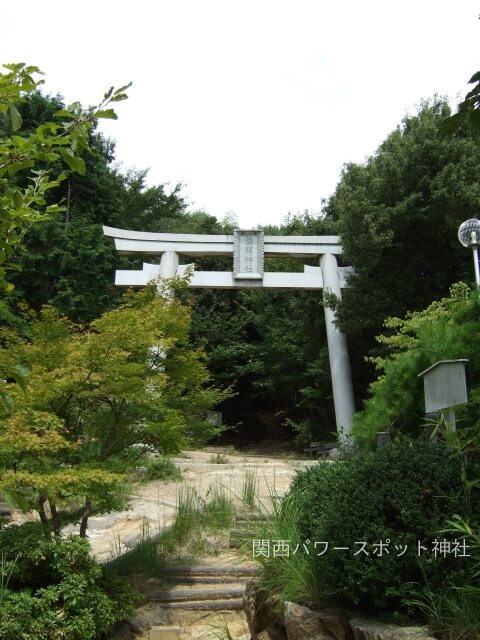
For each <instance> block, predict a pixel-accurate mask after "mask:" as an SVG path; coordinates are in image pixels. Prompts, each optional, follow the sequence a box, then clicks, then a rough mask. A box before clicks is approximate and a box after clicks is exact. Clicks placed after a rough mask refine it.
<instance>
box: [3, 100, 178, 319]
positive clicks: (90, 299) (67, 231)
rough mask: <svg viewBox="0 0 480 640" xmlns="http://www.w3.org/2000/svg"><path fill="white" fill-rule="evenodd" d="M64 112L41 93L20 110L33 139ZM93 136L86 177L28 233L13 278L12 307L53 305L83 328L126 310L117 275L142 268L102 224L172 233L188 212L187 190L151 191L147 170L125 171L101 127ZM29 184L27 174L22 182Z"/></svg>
mask: <svg viewBox="0 0 480 640" xmlns="http://www.w3.org/2000/svg"><path fill="white" fill-rule="evenodd" d="M63 108H64V105H63V101H62V99H61V97H60V96H54V97H52V96H44V95H42V94H41V93H40V92H39V91H34V92H32V93H31V94H29V95H28V96H26V97H25V99H24V102H22V103H21V104H20V105H19V113H20V115H21V118H22V120H23V123H24V124H23V128H24V130H25V132H26V134H28V133H29V132H31V131H34V130H35V127H38V126H40V125H39V123H42V122H45V121H48V120H49V119H50V118H51V117H53V116H54V114H55V113H56V112H57V111H58V110H59V109H63ZM88 135H89V152H88V154H86V155H85V157H84V161H85V173H84V175H80V174H74V173H72V174H71V175H69V176H68V177H67V178H66V179H65V180H64V181H63V182H61V183H60V184H59V185H57V186H56V187H55V188H54V189H52V191H51V195H50V196H49V197H50V199H51V201H52V202H54V201H56V202H62V203H63V210H62V211H61V212H59V213H57V214H56V215H55V216H52V217H50V219H49V220H48V221H46V222H44V224H43V225H42V226H38V227H33V228H31V229H29V232H28V234H26V236H25V238H24V242H23V250H22V251H21V252H19V251H17V255H16V263H17V265H18V266H19V268H20V271H19V273H18V274H17V275H16V276H15V277H13V278H12V280H13V282H14V284H15V287H16V290H15V292H14V293H13V295H12V296H11V298H10V302H11V303H12V304H14V303H15V302H16V301H19V300H26V301H27V302H28V304H30V305H31V306H33V307H34V308H36V309H40V307H41V305H43V304H47V303H52V304H54V305H55V306H56V307H57V309H59V311H60V312H61V313H64V314H66V315H68V316H69V317H70V318H71V319H73V320H75V321H80V322H86V321H89V320H93V319H94V318H96V317H98V316H99V315H100V314H101V313H103V312H104V311H106V310H107V309H111V308H113V307H114V306H115V305H116V304H119V301H120V297H121V292H119V291H118V289H115V287H114V286H113V281H114V272H115V269H116V268H121V267H122V265H125V266H127V265H128V264H135V263H134V261H132V260H130V261H129V259H128V258H121V257H119V256H118V254H117V253H116V251H115V250H114V247H113V246H112V245H111V243H110V242H109V241H107V240H106V239H105V237H104V235H103V232H102V228H101V225H102V224H107V225H110V226H117V227H125V228H129V229H137V230H147V231H156V230H158V231H171V230H174V228H175V226H176V225H178V224H181V220H182V218H183V217H185V215H184V211H185V207H186V205H185V202H184V200H183V197H182V196H181V194H180V189H181V186H180V185H177V186H176V187H175V188H174V189H173V190H171V191H169V190H168V189H167V188H166V187H165V186H163V185H159V186H154V187H148V186H147V184H146V171H127V172H126V173H121V172H120V171H119V170H118V169H117V168H116V167H115V166H114V158H115V145H114V143H113V142H112V141H110V140H108V139H106V138H105V137H104V136H102V134H100V133H98V132H97V131H96V130H95V128H94V127H93V128H92V129H90V130H89V132H88ZM57 164H58V162H57V163H56V164H55V162H54V163H53V166H57ZM27 179H28V176H25V175H24V174H23V173H21V172H20V174H19V176H18V181H20V182H25V181H26V180H27ZM6 315H8V314H7V313H6Z"/></svg>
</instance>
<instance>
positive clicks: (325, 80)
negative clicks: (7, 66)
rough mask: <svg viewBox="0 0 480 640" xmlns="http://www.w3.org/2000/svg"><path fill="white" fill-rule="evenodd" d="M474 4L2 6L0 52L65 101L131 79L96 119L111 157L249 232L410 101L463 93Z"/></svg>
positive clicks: (473, 59) (264, 1)
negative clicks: (111, 117) (113, 147)
mask: <svg viewBox="0 0 480 640" xmlns="http://www.w3.org/2000/svg"><path fill="white" fill-rule="evenodd" d="M479 13H480V3H478V2H474V1H473V0H460V1H459V2H456V3H455V2H452V1H451V0H449V1H447V0H402V1H401V2H400V1H396V0H364V1H363V2H359V1H358V0H343V1H342V0H337V1H336V2H334V1H333V0H295V1H293V0H289V1H286V0H149V1H147V0H136V2H133V1H132V0H129V1H128V2H126V1H125V0H97V1H96V2H92V1H91V0H83V1H82V2H80V3H72V2H65V0H62V1H59V0H42V1H39V0H22V1H21V2H17V3H14V2H2V5H1V8H0V62H1V63H5V62H27V63H29V64H35V65H37V66H39V67H40V68H41V69H42V70H43V71H44V72H45V73H46V85H45V86H46V90H47V91H48V92H52V93H57V92H59V93H61V94H62V95H63V96H64V97H65V100H66V101H67V102H71V101H73V100H79V101H80V102H82V103H83V104H93V103H96V102H97V101H98V100H99V98H100V97H101V96H102V95H103V93H104V91H105V90H106V89H107V88H108V87H109V86H110V85H112V84H115V85H116V86H120V85H121V84H125V83H127V82H129V81H133V86H132V88H131V89H130V90H129V95H130V98H129V100H128V101H126V102H124V103H120V104H118V105H117V108H116V109H117V113H118V114H119V120H118V121H117V122H113V123H110V122H109V123H106V125H104V126H103V127H102V128H103V130H104V131H105V132H106V133H107V134H108V135H111V136H112V137H113V138H115V139H116V141H117V158H118V160H119V161H121V163H122V164H123V166H124V168H125V169H126V168H128V167H137V168H147V167H149V168H150V172H149V181H150V184H158V183H166V182H168V183H170V185H171V186H174V185H175V184H176V183H177V182H182V183H184V184H185V189H184V194H185V195H186V196H187V199H188V201H189V203H190V208H191V209H194V208H195V209H200V208H201V209H204V210H205V211H207V212H209V213H211V214H213V215H215V216H217V217H218V218H222V217H223V216H224V215H225V214H226V213H227V212H232V211H233V212H235V214H236V215H237V217H238V220H239V223H240V226H241V227H242V228H249V227H254V226H257V225H262V224H269V223H274V224H280V223H281V222H282V220H283V219H284V217H285V215H286V214H287V213H288V212H292V213H296V212H299V211H303V210H305V209H308V210H309V211H311V212H318V211H319V210H320V206H321V199H322V198H325V197H328V196H329V195H330V194H331V193H332V192H333V190H334V189H335V185H336V184H337V182H338V179H339V175H340V171H341V167H342V165H343V164H344V163H346V162H363V161H364V160H365V158H366V157H367V156H368V155H371V154H372V153H373V152H374V151H375V149H376V148H377V147H378V145H379V144H380V143H381V142H382V141H383V140H384V139H385V137H386V136H387V135H388V133H389V132H390V131H391V130H392V129H394V128H395V127H396V125H397V124H399V122H400V121H401V119H402V117H403V116H404V115H405V114H406V113H407V112H410V113H413V112H414V111H415V105H417V104H418V103H419V102H420V101H421V100H422V99H423V98H429V97H431V96H432V95H433V94H435V93H438V94H441V95H448V96H450V98H452V99H453V101H454V102H455V100H456V96H457V95H463V94H464V93H465V92H466V90H467V81H468V79H469V78H470V76H471V75H472V74H473V73H474V72H475V71H477V69H478V68H479V67H480V65H479V55H478V53H479V34H480V22H479V20H478V14H479Z"/></svg>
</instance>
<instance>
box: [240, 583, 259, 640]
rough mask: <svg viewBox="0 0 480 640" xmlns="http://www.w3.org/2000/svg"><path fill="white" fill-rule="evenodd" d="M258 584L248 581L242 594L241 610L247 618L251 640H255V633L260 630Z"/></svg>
mask: <svg viewBox="0 0 480 640" xmlns="http://www.w3.org/2000/svg"><path fill="white" fill-rule="evenodd" d="M259 590H260V582H259V581H258V580H255V579H253V580H248V581H247V584H246V585H245V591H244V593H243V610H244V612H245V616H246V618H247V623H248V628H249V630H250V636H251V638H252V640H257V633H258V632H259V631H261V630H262V627H261V626H260V620H259V616H258V610H259V607H260V603H259V597H258V594H259Z"/></svg>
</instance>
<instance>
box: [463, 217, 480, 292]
mask: <svg viewBox="0 0 480 640" xmlns="http://www.w3.org/2000/svg"><path fill="white" fill-rule="evenodd" d="M479 238H480V220H477V219H476V218H472V219H470V220H465V222H462V224H461V225H460V227H459V228H458V239H459V240H460V242H461V244H462V245H463V246H464V247H467V248H469V249H471V250H472V253H473V268H474V270H475V282H476V283H477V289H480V268H479V266H478V245H479V243H480V240H479Z"/></svg>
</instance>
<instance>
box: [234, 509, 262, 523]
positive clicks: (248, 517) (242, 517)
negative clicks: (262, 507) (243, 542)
mask: <svg viewBox="0 0 480 640" xmlns="http://www.w3.org/2000/svg"><path fill="white" fill-rule="evenodd" d="M266 519H267V517H266V515H265V514H264V513H258V512H256V511H252V512H250V513H237V515H236V516H235V520H236V521H237V522H251V521H254V522H255V521H258V520H260V521H265V520H266Z"/></svg>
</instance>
